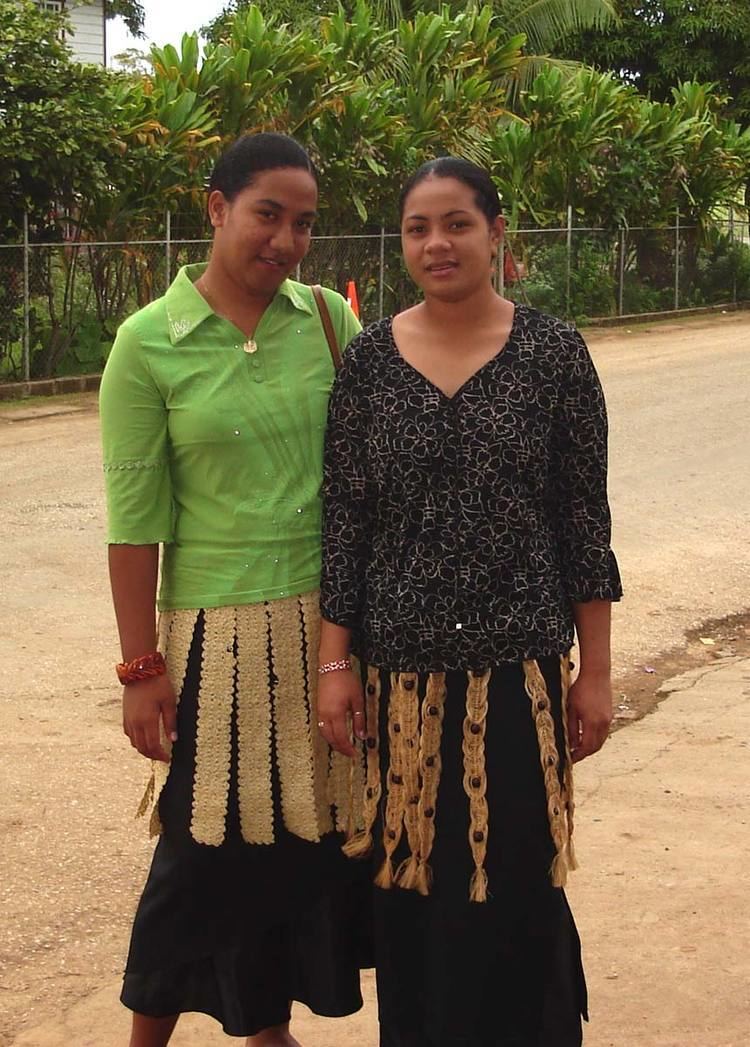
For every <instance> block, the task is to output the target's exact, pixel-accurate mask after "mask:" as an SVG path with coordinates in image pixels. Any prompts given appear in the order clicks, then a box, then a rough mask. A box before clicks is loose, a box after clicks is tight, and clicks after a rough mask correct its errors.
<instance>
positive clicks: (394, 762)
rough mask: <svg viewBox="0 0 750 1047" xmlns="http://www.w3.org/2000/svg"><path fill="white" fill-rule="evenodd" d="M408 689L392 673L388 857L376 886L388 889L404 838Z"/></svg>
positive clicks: (401, 680) (387, 829)
mask: <svg viewBox="0 0 750 1047" xmlns="http://www.w3.org/2000/svg"><path fill="white" fill-rule="evenodd" d="M407 694H408V691H407V689H406V688H405V687H404V679H403V678H402V675H401V674H400V673H391V693H390V696H389V700H388V741H389V747H390V762H389V767H388V799H387V801H386V806H385V830H384V833H383V847H384V849H385V859H384V861H383V864H382V866H381V868H380V871H379V872H378V874H377V876H376V877H375V884H376V886H377V887H382V888H384V889H385V890H389V889H390V888H391V887H393V884H394V882H395V873H394V868H393V855H394V853H395V851H396V848H397V847H398V845H399V843H400V841H401V835H402V833H403V828H404V811H405V808H406V783H405V781H404V737H403V735H404V732H403V731H402V730H401V719H402V715H403V709H404V705H405V703H406V697H405V696H406V695H407Z"/></svg>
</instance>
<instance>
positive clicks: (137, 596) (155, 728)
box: [109, 545, 177, 761]
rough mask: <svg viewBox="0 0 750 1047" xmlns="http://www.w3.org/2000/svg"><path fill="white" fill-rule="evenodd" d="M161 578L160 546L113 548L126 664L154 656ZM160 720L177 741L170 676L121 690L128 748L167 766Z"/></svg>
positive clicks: (116, 599)
mask: <svg viewBox="0 0 750 1047" xmlns="http://www.w3.org/2000/svg"><path fill="white" fill-rule="evenodd" d="M158 573H159V546H158V545H110V546H109V578H110V583H111V586H112V599H113V602H114V607H115V617H116V618H117V628H118V630H119V633H120V647H121V649H122V658H123V661H125V662H129V661H132V660H133V659H134V658H138V657H140V656H141V655H144V654H150V653H151V652H152V651H154V650H156V612H155V606H156V582H157V576H158ZM160 718H161V719H162V720H163V723H164V732H165V734H166V735H167V737H168V738H170V739H171V740H172V741H175V740H176V738H177V734H176V726H177V723H176V702H175V695H174V690H173V689H172V685H171V683H170V682H169V677H168V676H166V675H165V676H157V677H155V678H154V679H151V680H141V681H139V682H138V683H134V684H129V685H128V686H127V687H124V688H123V695H122V722H123V730H124V731H125V734H127V736H128V737H129V738H130V744H131V745H132V746H133V747H134V748H135V749H137V750H138V752H139V753H141V754H142V755H143V756H147V757H149V758H150V759H152V760H163V761H168V760H169V756H168V754H167V753H166V752H165V751H164V749H163V748H162V746H161V743H160V738H159V719H160Z"/></svg>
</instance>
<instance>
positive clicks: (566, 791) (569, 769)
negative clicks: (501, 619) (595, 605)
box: [560, 654, 578, 870]
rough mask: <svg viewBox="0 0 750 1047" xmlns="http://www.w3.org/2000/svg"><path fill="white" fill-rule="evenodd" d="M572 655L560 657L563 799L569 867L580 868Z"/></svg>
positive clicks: (571, 868)
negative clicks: (571, 717)
mask: <svg viewBox="0 0 750 1047" xmlns="http://www.w3.org/2000/svg"><path fill="white" fill-rule="evenodd" d="M570 670H571V661H570V656H569V655H567V654H564V655H563V656H562V657H561V659H560V680H561V687H562V721H563V732H564V735H565V769H564V770H563V801H564V803H565V813H566V815H567V821H568V869H570V870H574V869H577V868H578V862H577V860H576V852H575V848H574V846H573V822H574V815H575V809H576V805H575V799H574V793H573V760H572V758H571V755H570V732H569V730H568V694H569V692H570Z"/></svg>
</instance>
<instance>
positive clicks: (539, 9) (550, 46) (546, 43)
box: [494, 0, 617, 54]
mask: <svg viewBox="0 0 750 1047" xmlns="http://www.w3.org/2000/svg"><path fill="white" fill-rule="evenodd" d="M494 6H495V8H496V10H497V13H498V15H499V16H500V17H501V18H502V20H503V23H504V25H505V26H506V28H507V29H508V32H511V33H525V34H526V39H527V41H528V44H527V46H528V50H529V51H533V52H536V53H537V54H548V53H549V52H550V51H553V50H554V49H555V47H556V46H557V45H558V44H559V43H560V41H561V40H563V39H565V37H567V36H569V35H570V34H571V33H576V32H579V31H580V30H582V29H603V28H606V26H608V25H612V24H613V23H614V22H616V21H617V12H616V10H615V8H614V5H613V3H612V2H611V0H532V2H531V3H529V2H528V0H510V2H508V0H505V2H503V0H500V2H499V3H496V4H495V5H494Z"/></svg>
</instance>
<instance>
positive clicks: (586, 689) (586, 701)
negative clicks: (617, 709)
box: [568, 669, 612, 763]
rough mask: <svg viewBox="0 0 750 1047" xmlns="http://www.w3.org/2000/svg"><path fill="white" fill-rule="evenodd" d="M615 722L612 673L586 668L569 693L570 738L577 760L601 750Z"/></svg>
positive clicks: (573, 754) (575, 761)
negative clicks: (587, 671) (590, 671)
mask: <svg viewBox="0 0 750 1047" xmlns="http://www.w3.org/2000/svg"><path fill="white" fill-rule="evenodd" d="M611 723H612V682H611V680H610V675H609V673H608V672H607V673H605V672H602V673H586V672H585V671H584V670H583V669H581V672H580V674H579V676H578V679H577V680H576V682H575V683H574V684H573V685H572V686H571V688H570V693H569V695H568V738H569V740H570V750H571V756H572V758H573V763H577V762H578V761H579V760H584V759H585V758H586V757H587V756H591V754H592V753H595V752H598V751H599V749H601V747H602V746H603V745H604V743H605V742H606V740H607V735H608V734H609V725H610V724H611Z"/></svg>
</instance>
